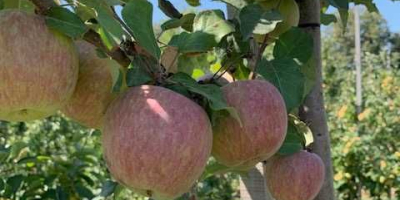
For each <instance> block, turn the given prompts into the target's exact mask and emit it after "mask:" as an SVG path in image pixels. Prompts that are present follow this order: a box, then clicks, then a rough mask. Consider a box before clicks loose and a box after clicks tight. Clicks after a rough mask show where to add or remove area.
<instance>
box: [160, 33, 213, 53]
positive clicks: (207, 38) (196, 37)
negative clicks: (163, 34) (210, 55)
mask: <svg viewBox="0 0 400 200" xmlns="http://www.w3.org/2000/svg"><path fill="white" fill-rule="evenodd" d="M168 45H170V46H175V47H177V48H178V51H179V53H198V52H207V51H209V50H211V49H212V48H213V47H215V46H217V43H216V42H215V39H214V36H213V35H210V34H207V33H204V32H194V33H187V32H182V33H181V34H179V35H174V36H173V37H172V38H171V41H170V42H169V44H168Z"/></svg>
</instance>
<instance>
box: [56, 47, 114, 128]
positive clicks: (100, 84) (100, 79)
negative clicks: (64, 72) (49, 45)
mask: <svg viewBox="0 0 400 200" xmlns="http://www.w3.org/2000/svg"><path fill="white" fill-rule="evenodd" d="M76 46H77V48H78V52H79V76H78V77H79V78H78V83H77V85H76V89H75V91H74V94H73V95H72V98H71V99H70V100H69V101H68V103H67V105H66V106H65V107H64V108H63V109H62V112H63V113H64V114H65V115H66V116H68V117H70V118H72V119H74V120H75V121H77V122H79V123H81V124H83V125H85V126H87V127H90V128H96V129H102V127H103V118H104V114H105V112H106V110H107V107H108V105H109V104H110V103H111V101H112V100H113V99H114V98H115V97H116V95H117V93H113V91H112V87H113V76H112V73H113V72H114V71H117V72H118V70H120V66H119V65H118V63H117V62H115V61H113V60H111V59H109V58H100V57H99V56H98V55H97V53H96V47H95V46H93V45H91V44H89V43H87V42H85V41H77V42H76Z"/></svg>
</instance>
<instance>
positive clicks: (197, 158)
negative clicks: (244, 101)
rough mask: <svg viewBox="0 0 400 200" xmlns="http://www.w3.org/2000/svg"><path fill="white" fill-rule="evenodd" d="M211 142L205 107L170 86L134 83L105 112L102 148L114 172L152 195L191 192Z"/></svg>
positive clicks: (134, 188)
mask: <svg viewBox="0 0 400 200" xmlns="http://www.w3.org/2000/svg"><path fill="white" fill-rule="evenodd" d="M211 145H212V129H211V124H210V120H209V119H208V116H207V114H206V113H205V111H204V110H203V109H202V108H201V107H200V106H199V105H197V104H196V103H195V102H193V101H191V100H190V99H188V98H186V97H184V96H182V95H180V94H178V93H175V92H173V91H171V90H169V89H166V88H162V87H158V86H149V85H143V86H138V87H132V88H129V89H128V90H127V92H126V93H124V94H123V95H121V96H119V97H117V99H116V100H114V101H113V102H112V103H111V105H110V107H109V108H108V110H107V113H106V116H105V124H104V131H103V152H104V158H105V160H106V163H107V166H108V169H109V171H110V173H111V175H112V176H113V177H114V178H115V179H116V180H117V181H118V182H120V183H121V184H123V185H125V186H126V187H128V188H130V189H131V190H132V191H134V192H137V193H139V194H142V195H146V196H148V197H151V198H153V199H174V198H176V197H178V196H180V195H182V194H183V193H185V192H187V191H188V190H189V189H190V188H191V187H192V185H193V183H194V182H195V181H196V180H197V179H198V178H199V177H200V176H201V174H202V172H203V170H204V168H205V166H206V163H207V160H208V158H209V156H210V153H211Z"/></svg>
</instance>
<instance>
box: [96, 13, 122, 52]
mask: <svg viewBox="0 0 400 200" xmlns="http://www.w3.org/2000/svg"><path fill="white" fill-rule="evenodd" d="M96 11H97V20H98V22H99V24H100V26H102V27H103V28H104V30H105V31H107V33H108V34H107V35H108V36H109V37H110V40H111V41H113V44H114V45H113V46H117V45H119V44H120V43H121V41H122V37H123V35H124V31H123V29H122V26H121V24H120V23H119V22H118V21H117V20H116V19H115V18H114V16H113V14H112V11H110V10H109V9H106V8H104V7H102V6H97V7H96Z"/></svg>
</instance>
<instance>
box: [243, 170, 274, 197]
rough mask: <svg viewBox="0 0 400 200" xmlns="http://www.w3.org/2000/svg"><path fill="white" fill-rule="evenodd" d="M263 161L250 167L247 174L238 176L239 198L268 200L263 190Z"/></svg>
mask: <svg viewBox="0 0 400 200" xmlns="http://www.w3.org/2000/svg"><path fill="white" fill-rule="evenodd" d="M263 175H264V169H263V163H258V164H257V165H256V167H255V168H253V169H251V170H250V172H249V174H248V176H247V177H246V176H241V177H240V199H242V200H268V199H269V198H268V199H267V196H268V194H267V193H266V190H265V188H266V187H265V179H264V176H263Z"/></svg>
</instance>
